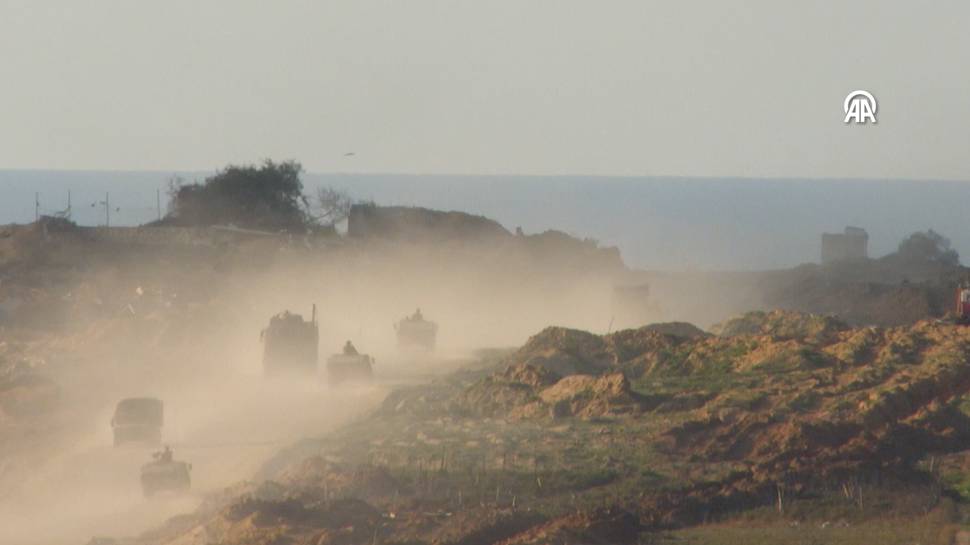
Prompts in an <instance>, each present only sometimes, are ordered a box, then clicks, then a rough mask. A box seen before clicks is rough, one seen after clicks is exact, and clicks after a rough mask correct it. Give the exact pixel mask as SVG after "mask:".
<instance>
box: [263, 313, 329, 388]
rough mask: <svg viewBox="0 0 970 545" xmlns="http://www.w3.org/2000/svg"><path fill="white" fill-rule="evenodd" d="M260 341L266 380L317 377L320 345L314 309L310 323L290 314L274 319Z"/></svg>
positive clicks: (281, 314)
mask: <svg viewBox="0 0 970 545" xmlns="http://www.w3.org/2000/svg"><path fill="white" fill-rule="evenodd" d="M260 338H261V339H262V341H263V374H264V375H265V376H268V377H271V376H279V375H287V374H291V375H292V374H295V375H315V374H316V372H317V359H318V357H319V347H318V346H319V341H320V328H319V326H318V325H317V306H316V305H313V314H312V316H311V318H310V320H309V321H307V320H304V319H303V316H301V315H299V314H293V313H291V312H290V311H284V312H281V313H279V314H277V315H276V316H273V317H272V318H270V321H269V326H268V327H267V328H266V329H264V330H263V331H262V333H261V334H260Z"/></svg>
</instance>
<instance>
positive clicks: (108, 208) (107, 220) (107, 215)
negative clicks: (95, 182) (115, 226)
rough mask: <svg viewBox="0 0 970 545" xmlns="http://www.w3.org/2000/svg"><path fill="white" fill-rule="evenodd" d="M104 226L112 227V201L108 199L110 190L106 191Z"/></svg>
mask: <svg viewBox="0 0 970 545" xmlns="http://www.w3.org/2000/svg"><path fill="white" fill-rule="evenodd" d="M104 226H105V227H111V201H109V200H108V192H107V191H106V192H105V193H104Z"/></svg>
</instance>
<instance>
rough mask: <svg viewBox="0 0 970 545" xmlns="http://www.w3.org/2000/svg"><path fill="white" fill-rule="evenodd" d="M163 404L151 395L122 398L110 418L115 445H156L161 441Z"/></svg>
mask: <svg viewBox="0 0 970 545" xmlns="http://www.w3.org/2000/svg"><path fill="white" fill-rule="evenodd" d="M163 424H164V405H163V403H162V400H160V399H155V398H153V397H131V398H128V399H122V400H121V401H120V402H118V406H117V407H115V414H114V416H113V417H112V418H111V430H112V432H113V433H114V444H115V446H116V447H117V446H119V445H123V444H125V443H141V444H146V445H158V444H160V443H161V442H162V425H163Z"/></svg>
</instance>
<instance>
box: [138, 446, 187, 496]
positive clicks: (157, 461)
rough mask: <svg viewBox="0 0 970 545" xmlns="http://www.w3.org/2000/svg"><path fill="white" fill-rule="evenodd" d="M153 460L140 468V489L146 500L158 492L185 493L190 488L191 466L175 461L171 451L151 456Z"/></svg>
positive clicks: (168, 449)
mask: <svg viewBox="0 0 970 545" xmlns="http://www.w3.org/2000/svg"><path fill="white" fill-rule="evenodd" d="M152 457H153V458H154V460H152V461H151V462H148V463H147V464H145V465H143V466H141V489H142V493H144V494H145V497H146V498H150V497H152V496H154V495H155V494H157V493H159V492H185V491H186V490H188V489H189V488H190V487H191V486H192V480H191V479H190V478H189V472H190V471H191V470H192V464H189V463H186V462H182V461H179V460H175V459H173V457H172V449H170V448H168V447H165V450H162V451H161V452H156V453H154V454H152Z"/></svg>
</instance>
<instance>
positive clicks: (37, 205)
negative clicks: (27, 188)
mask: <svg viewBox="0 0 970 545" xmlns="http://www.w3.org/2000/svg"><path fill="white" fill-rule="evenodd" d="M38 220H40V192H34V221H38Z"/></svg>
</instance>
